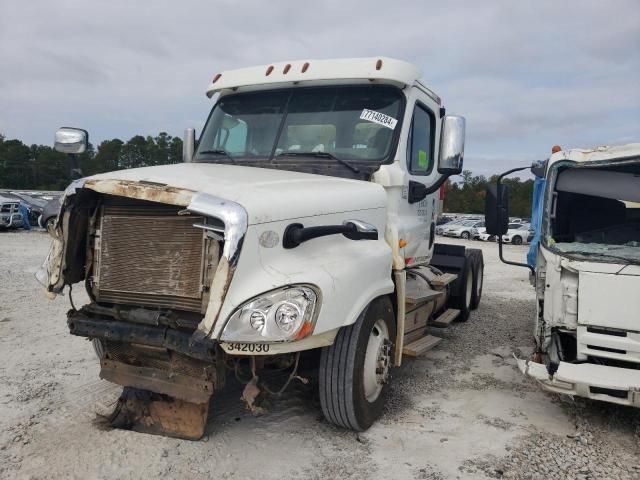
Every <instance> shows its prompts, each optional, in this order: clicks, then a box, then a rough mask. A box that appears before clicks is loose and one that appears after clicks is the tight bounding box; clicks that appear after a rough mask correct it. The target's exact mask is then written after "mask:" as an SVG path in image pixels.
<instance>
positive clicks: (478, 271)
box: [467, 248, 484, 310]
mask: <svg viewBox="0 0 640 480" xmlns="http://www.w3.org/2000/svg"><path fill="white" fill-rule="evenodd" d="M467 251H469V252H470V253H471V256H472V257H473V264H472V265H473V293H472V294H471V310H475V309H476V308H478V306H479V305H480V299H481V298H482V285H483V283H484V257H483V256H482V250H479V249H475V248H474V249H468V250H467Z"/></svg>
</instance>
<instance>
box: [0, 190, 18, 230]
mask: <svg viewBox="0 0 640 480" xmlns="http://www.w3.org/2000/svg"><path fill="white" fill-rule="evenodd" d="M22 227H24V219H23V218H22V213H20V202H19V201H16V200H14V199H12V198H7V197H0V228H1V229H8V228H22Z"/></svg>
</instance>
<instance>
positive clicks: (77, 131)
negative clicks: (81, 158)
mask: <svg viewBox="0 0 640 480" xmlns="http://www.w3.org/2000/svg"><path fill="white" fill-rule="evenodd" d="M88 143H89V133H88V132H87V131H86V130H82V129H81V128H70V127H62V128H59V129H58V130H57V131H56V137H55V144H54V149H55V150H56V151H58V152H62V153H70V154H72V155H77V154H80V153H84V152H86V151H87V145H88Z"/></svg>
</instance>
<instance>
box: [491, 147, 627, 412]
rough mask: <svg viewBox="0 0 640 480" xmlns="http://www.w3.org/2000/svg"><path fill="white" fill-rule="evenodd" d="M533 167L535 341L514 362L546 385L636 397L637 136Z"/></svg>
mask: <svg viewBox="0 0 640 480" xmlns="http://www.w3.org/2000/svg"><path fill="white" fill-rule="evenodd" d="M532 170H533V171H534V173H535V174H536V176H537V179H536V188H535V190H534V199H533V212H534V218H532V221H533V222H534V225H535V229H534V230H535V234H534V238H533V239H532V244H531V249H530V252H529V256H528V261H529V266H530V268H531V269H532V275H531V279H532V283H533V284H534V285H535V289H536V298H537V316H536V319H535V327H534V337H535V340H536V351H535V353H534V355H533V357H532V358H531V359H521V360H518V364H519V367H520V369H521V370H522V371H523V372H524V373H525V374H527V375H528V376H530V377H533V378H535V379H536V380H538V382H539V383H540V384H541V385H542V387H543V388H545V389H546V390H549V391H553V392H557V393H563V394H568V395H576V396H581V397H586V398H591V399H595V400H602V401H606V402H611V403H617V404H622V405H631V406H635V407H638V406H640V333H638V332H640V313H639V312H640V297H639V296H638V291H640V144H629V145H624V146H614V147H599V148H594V149H589V150H587V149H571V150H566V151H558V152H556V153H554V154H553V155H552V156H551V157H550V158H549V159H548V160H547V161H546V162H545V163H544V164H542V165H536V166H535V168H533V169H532ZM503 213H504V210H503ZM488 220H489V219H488Z"/></svg>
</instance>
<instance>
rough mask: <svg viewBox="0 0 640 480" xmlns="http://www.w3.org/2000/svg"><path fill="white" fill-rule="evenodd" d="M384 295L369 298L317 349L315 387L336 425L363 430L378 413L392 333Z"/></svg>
mask: <svg viewBox="0 0 640 480" xmlns="http://www.w3.org/2000/svg"><path fill="white" fill-rule="evenodd" d="M394 318H395V317H394V314H393V308H392V305H391V301H390V300H389V298H388V297H380V298H377V299H375V300H374V301H372V302H371V303H370V304H369V305H368V306H367V308H366V309H365V311H364V312H362V313H361V314H360V316H359V317H358V320H357V321H356V323H354V324H353V325H349V326H348V327H344V328H342V329H341V330H340V332H338V335H337V336H336V339H335V342H334V343H333V345H331V346H329V347H325V348H323V349H322V354H321V356H320V372H319V390H320V405H321V406H322V413H323V414H324V417H325V418H326V419H327V420H328V421H329V422H331V423H333V424H335V425H338V426H340V427H344V428H348V429H351V430H355V431H358V432H361V431H364V430H366V429H367V428H369V427H370V426H371V424H372V423H373V422H374V421H375V420H376V419H377V418H378V417H380V415H381V414H382V408H383V406H384V401H385V396H386V393H387V390H388V388H389V385H388V380H389V369H390V368H391V363H392V361H393V343H392V342H393V340H394V339H395V336H396V327H395V321H394Z"/></svg>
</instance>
